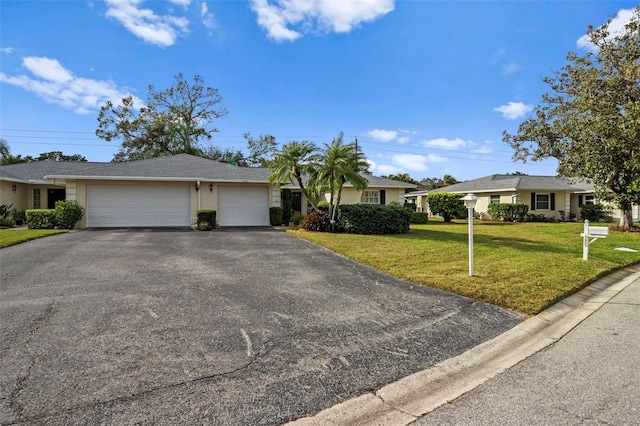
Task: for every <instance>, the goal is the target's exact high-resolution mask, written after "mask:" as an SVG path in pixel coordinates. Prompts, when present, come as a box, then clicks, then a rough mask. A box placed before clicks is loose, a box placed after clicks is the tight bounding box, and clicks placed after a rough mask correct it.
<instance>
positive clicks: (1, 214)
mask: <svg viewBox="0 0 640 426" xmlns="http://www.w3.org/2000/svg"><path fill="white" fill-rule="evenodd" d="M11 207H13V204H9V205H7V204H3V205H1V206H0V219H6V218H8V217H9V216H11Z"/></svg>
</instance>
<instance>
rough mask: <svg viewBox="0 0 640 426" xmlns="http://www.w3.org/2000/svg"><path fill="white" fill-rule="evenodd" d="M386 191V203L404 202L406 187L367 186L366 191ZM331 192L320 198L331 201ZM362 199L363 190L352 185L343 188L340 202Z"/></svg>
mask: <svg viewBox="0 0 640 426" xmlns="http://www.w3.org/2000/svg"><path fill="white" fill-rule="evenodd" d="M381 190H382V191H385V204H387V205H388V204H390V203H391V202H397V203H400V204H404V188H400V189H396V188H367V189H365V191H381ZM330 198H331V194H330V193H328V192H327V193H324V194H323V195H322V196H321V197H320V199H321V200H324V201H327V202H329V199H330ZM361 200H362V191H358V190H356V189H355V188H352V187H345V188H342V195H341V198H340V204H360V203H361Z"/></svg>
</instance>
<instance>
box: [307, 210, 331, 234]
mask: <svg viewBox="0 0 640 426" xmlns="http://www.w3.org/2000/svg"><path fill="white" fill-rule="evenodd" d="M300 224H301V226H302V229H304V230H306V231H317V232H329V231H331V218H330V217H329V213H327V212H325V211H323V210H316V211H313V212H311V213H309V214H308V215H306V216H305V217H304V219H303V220H302V222H301V223H300Z"/></svg>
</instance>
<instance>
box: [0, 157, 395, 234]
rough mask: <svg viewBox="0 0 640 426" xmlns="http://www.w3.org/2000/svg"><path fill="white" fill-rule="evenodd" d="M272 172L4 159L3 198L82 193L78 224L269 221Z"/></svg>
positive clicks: (274, 197)
mask: <svg viewBox="0 0 640 426" xmlns="http://www.w3.org/2000/svg"><path fill="white" fill-rule="evenodd" d="M268 178H269V170H268V169H266V168H250V167H238V166H233V165H229V164H225V163H221V162H219V161H213V160H208V159H205V158H201V157H196V156H192V155H188V154H179V155H172V156H167V157H158V158H153V159H148V160H140V161H131V162H124V163H72V162H51V161H37V162H31V163H21V164H13V165H8V166H0V205H3V204H7V205H9V204H13V207H14V208H17V209H33V208H53V207H54V206H55V202H56V201H58V200H64V199H66V200H76V201H78V202H79V203H80V205H81V206H82V207H84V208H85V209H86V214H85V215H84V217H83V218H82V220H81V221H80V222H79V223H78V224H77V225H76V227H77V228H100V227H181V226H190V225H192V224H194V223H195V218H196V212H197V210H199V209H212V210H216V211H217V220H218V223H219V225H220V226H268V225H269V207H273V206H280V204H281V189H280V187H277V186H273V185H269V183H268ZM377 179H382V178H377ZM372 180H373V179H372ZM384 181H385V182H387V185H388V186H387V187H376V190H378V191H385V193H387V194H389V193H391V194H392V193H394V191H395V190H397V189H396V188H397V185H398V184H404V183H403V182H396V181H391V180H389V179H385V180H384ZM405 185H406V184H405ZM403 188H404V187H403ZM351 189H352V190H353V188H351ZM347 190H348V189H347V188H345V191H347ZM402 192H403V193H404V191H402ZM387 197H388V195H387ZM397 197H399V196H397ZM350 198H354V197H350ZM396 199H399V198H396ZM305 206H306V203H305Z"/></svg>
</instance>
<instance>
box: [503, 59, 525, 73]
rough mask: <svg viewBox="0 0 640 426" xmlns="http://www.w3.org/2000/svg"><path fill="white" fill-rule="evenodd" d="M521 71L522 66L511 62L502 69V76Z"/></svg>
mask: <svg viewBox="0 0 640 426" xmlns="http://www.w3.org/2000/svg"><path fill="white" fill-rule="evenodd" d="M519 69H520V65H518V64H517V63H516V62H509V63H508V64H504V65H503V66H502V67H501V70H502V74H504V75H509V74H513V73H514V72H516V71H518V70H519Z"/></svg>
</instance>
